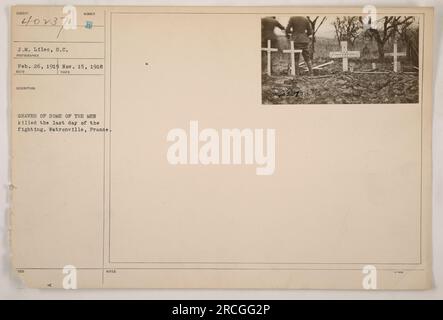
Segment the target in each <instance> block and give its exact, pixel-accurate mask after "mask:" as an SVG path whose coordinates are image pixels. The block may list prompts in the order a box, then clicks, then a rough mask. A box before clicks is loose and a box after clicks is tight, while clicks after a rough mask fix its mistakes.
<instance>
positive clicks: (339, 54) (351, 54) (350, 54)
mask: <svg viewBox="0 0 443 320" xmlns="http://www.w3.org/2000/svg"><path fill="white" fill-rule="evenodd" d="M340 44H341V51H335V52H329V57H330V58H332V59H336V58H341V59H343V71H348V58H360V51H348V42H347V41H341V42H340Z"/></svg>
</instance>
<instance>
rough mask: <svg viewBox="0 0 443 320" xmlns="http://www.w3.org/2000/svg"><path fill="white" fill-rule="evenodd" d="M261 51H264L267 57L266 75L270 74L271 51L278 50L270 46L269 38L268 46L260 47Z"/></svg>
mask: <svg viewBox="0 0 443 320" xmlns="http://www.w3.org/2000/svg"><path fill="white" fill-rule="evenodd" d="M261 51H266V54H267V58H268V65H267V68H268V69H267V72H266V73H267V74H268V76H270V75H271V53H272V52H275V51H278V49H276V48H271V40H268V47H267V48H261Z"/></svg>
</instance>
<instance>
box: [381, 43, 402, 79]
mask: <svg viewBox="0 0 443 320" xmlns="http://www.w3.org/2000/svg"><path fill="white" fill-rule="evenodd" d="M386 55H387V56H391V57H394V72H398V66H399V65H400V62H399V61H397V57H405V56H406V52H398V51H397V42H394V52H391V53H386Z"/></svg>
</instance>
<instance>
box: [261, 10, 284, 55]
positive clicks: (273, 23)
mask: <svg viewBox="0 0 443 320" xmlns="http://www.w3.org/2000/svg"><path fill="white" fill-rule="evenodd" d="M275 28H279V29H280V30H285V27H283V26H282V25H281V23H280V22H278V20H277V19H276V18H275V17H265V18H262V19H261V42H262V47H263V48H264V47H266V46H267V44H268V40H271V47H273V48H276V47H278V45H277V35H276V34H275V32H274V30H275Z"/></svg>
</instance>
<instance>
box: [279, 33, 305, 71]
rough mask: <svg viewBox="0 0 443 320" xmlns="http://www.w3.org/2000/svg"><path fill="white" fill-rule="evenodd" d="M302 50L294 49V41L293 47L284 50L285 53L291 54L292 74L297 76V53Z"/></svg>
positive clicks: (292, 42)
mask: <svg viewBox="0 0 443 320" xmlns="http://www.w3.org/2000/svg"><path fill="white" fill-rule="evenodd" d="M301 52H302V50H294V41H291V49H287V50H283V53H290V54H291V75H293V76H295V54H296V53H301Z"/></svg>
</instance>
